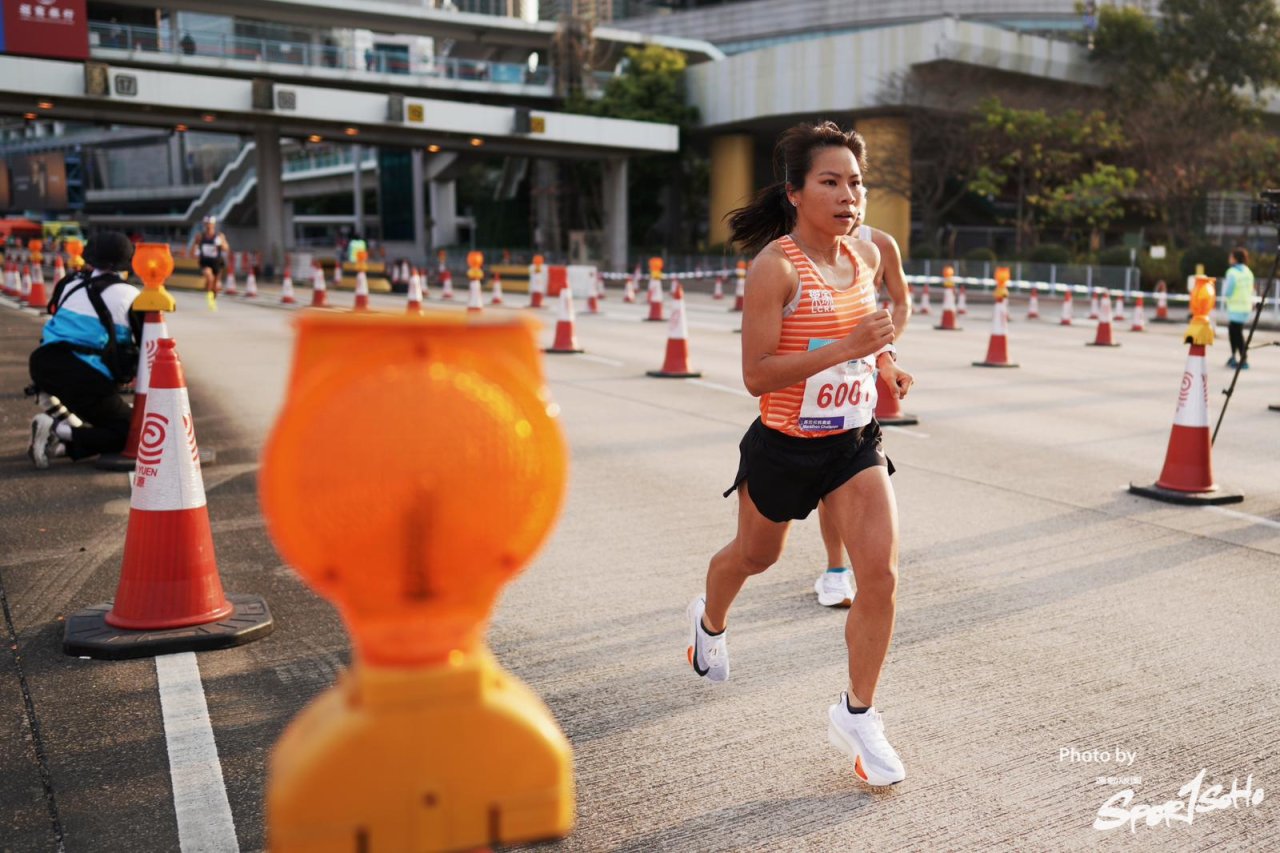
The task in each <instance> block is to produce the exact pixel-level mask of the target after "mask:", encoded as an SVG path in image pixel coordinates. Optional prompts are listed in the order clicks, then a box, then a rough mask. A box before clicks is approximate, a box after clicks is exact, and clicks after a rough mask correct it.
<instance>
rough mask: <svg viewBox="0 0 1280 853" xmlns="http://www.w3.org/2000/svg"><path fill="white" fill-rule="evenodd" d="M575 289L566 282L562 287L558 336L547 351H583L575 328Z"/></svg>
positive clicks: (558, 315)
mask: <svg viewBox="0 0 1280 853" xmlns="http://www.w3.org/2000/svg"><path fill="white" fill-rule="evenodd" d="M574 320H575V315H574V310H573V291H572V290H570V289H569V286H568V285H567V284H566V285H565V286H564V287H562V288H560V309H559V313H558V314H557V316H556V337H555V340H554V341H553V342H552V344H551V346H550V347H548V348H547V349H546V350H545V352H549V353H575V352H582V348H581V347H580V346H578V335H577V331H576V330H575V328H574Z"/></svg>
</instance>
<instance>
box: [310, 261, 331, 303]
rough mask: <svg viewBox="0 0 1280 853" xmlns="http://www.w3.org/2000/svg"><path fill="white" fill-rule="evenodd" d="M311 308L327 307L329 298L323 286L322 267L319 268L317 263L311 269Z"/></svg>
mask: <svg viewBox="0 0 1280 853" xmlns="http://www.w3.org/2000/svg"><path fill="white" fill-rule="evenodd" d="M311 307H312V308H328V307H329V297H328V294H327V293H326V291H325V284H324V267H322V266H320V262H319V261H316V262H315V264H314V265H313V266H312V267H311Z"/></svg>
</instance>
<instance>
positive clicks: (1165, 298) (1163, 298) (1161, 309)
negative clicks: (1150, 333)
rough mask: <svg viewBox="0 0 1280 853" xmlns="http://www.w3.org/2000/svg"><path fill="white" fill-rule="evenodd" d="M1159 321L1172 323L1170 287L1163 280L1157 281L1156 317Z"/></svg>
mask: <svg viewBox="0 0 1280 853" xmlns="http://www.w3.org/2000/svg"><path fill="white" fill-rule="evenodd" d="M1155 320H1156V322H1157V323H1172V322H1173V320H1172V319H1170V317H1169V289H1168V287H1166V286H1165V283H1164V282H1163V281H1161V282H1157V283H1156V317H1155Z"/></svg>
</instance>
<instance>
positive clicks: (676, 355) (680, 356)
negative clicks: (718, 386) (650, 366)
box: [647, 279, 702, 379]
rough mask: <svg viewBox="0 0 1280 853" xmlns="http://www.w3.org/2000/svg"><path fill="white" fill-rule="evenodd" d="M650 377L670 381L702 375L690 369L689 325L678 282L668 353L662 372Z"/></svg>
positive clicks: (652, 373) (668, 337)
mask: <svg viewBox="0 0 1280 853" xmlns="http://www.w3.org/2000/svg"><path fill="white" fill-rule="evenodd" d="M647 374H648V375H649V376H660V377H664V378H670V379H688V378H696V377H698V376H701V375H702V374H701V373H700V372H698V371H695V370H691V369H690V368H689V323H688V321H687V320H686V318H685V313H684V288H683V287H682V286H681V285H680V282H679V280H678V279H677V280H676V292H675V293H674V294H673V295H672V298H671V321H670V322H669V323H668V325H667V352H666V356H665V358H664V359H663V361H662V369H661V370H650V371H647Z"/></svg>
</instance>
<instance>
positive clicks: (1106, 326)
mask: <svg viewBox="0 0 1280 853" xmlns="http://www.w3.org/2000/svg"><path fill="white" fill-rule="evenodd" d="M1099 298H1100V301H1101V305H1100V310H1101V311H1102V317H1101V318H1100V319H1099V320H1098V333H1097V336H1096V337H1094V339H1093V340H1092V341H1089V342H1088V343H1086V344H1085V346H1090V347H1118V346H1120V344H1118V343H1116V342H1115V341H1114V340H1112V338H1111V294H1110V293H1108V292H1106V291H1105V290H1104V291H1103V292H1102V295H1101V297H1099Z"/></svg>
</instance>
